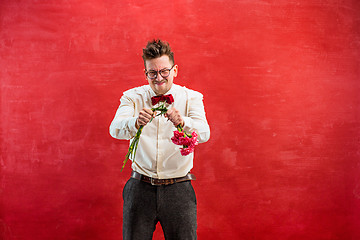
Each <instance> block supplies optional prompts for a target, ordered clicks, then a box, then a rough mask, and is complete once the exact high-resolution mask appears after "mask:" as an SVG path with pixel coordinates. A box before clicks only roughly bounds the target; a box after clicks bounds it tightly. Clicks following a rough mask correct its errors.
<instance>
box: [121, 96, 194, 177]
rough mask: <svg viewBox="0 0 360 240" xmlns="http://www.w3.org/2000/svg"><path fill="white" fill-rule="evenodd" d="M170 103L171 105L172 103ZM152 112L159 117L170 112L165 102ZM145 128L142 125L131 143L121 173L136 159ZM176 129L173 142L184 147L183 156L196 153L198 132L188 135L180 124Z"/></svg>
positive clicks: (181, 150) (182, 149)
mask: <svg viewBox="0 0 360 240" xmlns="http://www.w3.org/2000/svg"><path fill="white" fill-rule="evenodd" d="M172 101H173V99H172ZM169 103H170V104H171V102H169ZM151 111H153V112H159V113H158V114H157V115H155V117H157V116H160V115H163V114H165V113H166V112H167V111H168V109H167V108H166V107H165V101H164V102H163V103H162V104H161V105H160V106H159V107H156V108H152V109H151ZM153 118H154V117H153ZM153 118H151V120H150V122H151V121H152V120H153ZM143 128H144V125H141V126H140V127H139V129H138V131H137V132H136V135H135V137H134V140H133V141H132V142H131V144H130V146H129V149H128V152H127V154H126V156H125V160H124V162H123V166H122V168H121V171H122V170H123V169H124V167H125V164H126V162H127V161H128V160H129V159H130V158H133V157H135V154H136V149H137V146H138V144H139V140H140V135H141V132H142V129H143ZM176 128H177V131H174V136H173V137H172V138H171V141H172V142H173V143H174V144H176V145H182V148H181V149H180V153H181V155H182V156H186V155H189V154H190V153H192V152H194V149H195V146H196V145H197V144H198V139H197V136H198V135H197V134H196V132H192V133H191V134H188V133H186V132H185V131H184V130H183V128H182V127H181V125H180V124H179V125H178V126H177V127H176Z"/></svg>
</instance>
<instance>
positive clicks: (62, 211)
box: [0, 0, 360, 240]
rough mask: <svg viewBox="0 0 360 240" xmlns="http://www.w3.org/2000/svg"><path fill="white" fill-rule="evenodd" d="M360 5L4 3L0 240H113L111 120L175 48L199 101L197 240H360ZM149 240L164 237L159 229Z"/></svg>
mask: <svg viewBox="0 0 360 240" xmlns="http://www.w3.org/2000/svg"><path fill="white" fill-rule="evenodd" d="M359 12H360V4H359V1H357V0H352V1H351V0H342V1H341V0H304V1H300V0H280V1H275V0H274V1H272V0H267V1H266V0H263V1H260V0H254V1H245V0H226V1H215V0H208V1H193V0H187V1H183V0H174V1H165V0H163V1H149V0H137V1H135V0H126V1H125V0H103V1H101V0H88V1H85V0H84V1H81V0H78V1H69V0H59V1H36V0H33V1H30V0H29V1H25V0H24V1H21V0H14V1H10V0H8V1H6V0H3V1H1V3H0V66H1V67H0V79H1V85H0V86H1V88H0V95H1V98H0V99H1V104H0V119H1V120H0V141H1V142H0V147H1V149H0V150H1V158H0V161H1V172H0V174H1V175H0V176H1V177H0V194H1V202H0V204H1V205H0V214H1V215H0V238H1V237H2V238H1V239H6V240H13V239H14V240H15V239H16V240H35V239H36V240H48V239H51V240H58V239H59V240H60V239H61V240H69V239H86V240H92V239H94V240H95V239H96V240H115V239H121V232H122V229H121V225H122V197H121V194H122V188H123V186H124V184H125V182H126V180H127V179H128V177H129V174H130V165H127V168H126V170H124V171H123V172H122V173H120V168H121V166H122V161H123V158H124V156H125V154H126V150H127V146H128V143H127V142H126V141H119V140H115V139H112V138H111V137H110V135H109V134H108V127H109V124H110V122H111V120H112V118H113V116H114V114H115V110H116V108H117V106H118V104H119V98H120V96H121V95H122V92H123V91H125V90H127V89H129V88H131V87H134V86H138V85H142V84H145V83H146V81H145V79H144V76H143V64H142V59H141V49H142V47H144V45H145V44H146V42H147V41H148V40H150V39H152V38H157V37H160V38H162V39H164V40H167V41H169V42H170V43H171V45H172V47H173V50H174V51H175V60H176V62H177V64H178V65H179V76H178V78H177V79H176V81H177V84H180V85H186V86H188V87H190V88H193V89H195V90H198V91H200V92H202V93H203V94H204V97H205V107H206V111H207V116H208V120H209V123H210V126H211V130H212V136H211V140H210V141H209V142H208V143H206V144H202V145H199V146H198V147H197V150H196V160H195V168H194V173H195V174H196V175H197V177H198V180H197V181H196V182H194V185H195V190H196V193H197V197H198V215H199V217H198V223H199V228H198V235H199V239H258V240H268V239H270V240H272V239H274V240H278V239H281V240H285V239H292V240H293V239H304V240H309V239H311V240H312V239H313V240H322V239H324V240H325V239H339V240H348V239H360V230H359V229H360V228H359V226H360V218H359V215H360V177H359V176H360V175H359V174H360V115H359V114H360V96H359V92H360V82H359V81H360V71H359V69H360V29H359V24H360V15H359ZM155 235H156V236H157V238H156V239H162V237H159V236H160V235H161V229H160V228H158V229H157V231H156V234H155Z"/></svg>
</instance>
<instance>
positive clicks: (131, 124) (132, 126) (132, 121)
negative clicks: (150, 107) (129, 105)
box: [128, 117, 138, 132]
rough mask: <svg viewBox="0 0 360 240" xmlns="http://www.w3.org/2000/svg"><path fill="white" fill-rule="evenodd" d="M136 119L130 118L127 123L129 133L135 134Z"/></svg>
mask: <svg viewBox="0 0 360 240" xmlns="http://www.w3.org/2000/svg"><path fill="white" fill-rule="evenodd" d="M136 119H137V117H132V118H130V120H129V122H128V128H129V130H130V131H131V132H137V130H138V129H137V128H136Z"/></svg>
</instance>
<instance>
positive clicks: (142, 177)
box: [131, 171, 196, 186]
mask: <svg viewBox="0 0 360 240" xmlns="http://www.w3.org/2000/svg"><path fill="white" fill-rule="evenodd" d="M131 177H132V178H135V179H137V180H140V181H143V182H147V183H150V184H151V185H157V186H160V185H169V184H174V183H177V182H184V181H191V180H196V177H195V175H194V174H192V173H188V174H186V176H184V177H179V178H166V179H158V178H151V177H148V176H145V175H142V174H140V173H138V172H135V171H132V173H131Z"/></svg>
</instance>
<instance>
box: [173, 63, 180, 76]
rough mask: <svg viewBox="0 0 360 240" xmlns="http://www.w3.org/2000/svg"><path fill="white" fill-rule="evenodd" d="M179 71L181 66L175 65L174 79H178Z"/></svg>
mask: <svg viewBox="0 0 360 240" xmlns="http://www.w3.org/2000/svg"><path fill="white" fill-rule="evenodd" d="M178 71H179V66H178V65H175V66H174V77H176V76H177V75H178Z"/></svg>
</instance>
